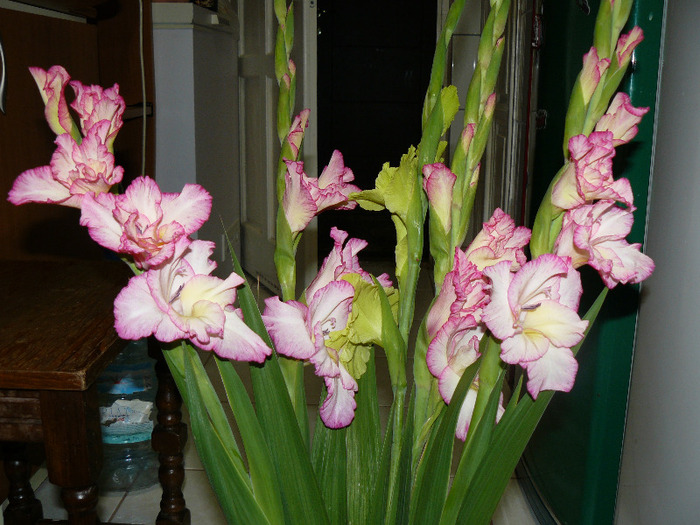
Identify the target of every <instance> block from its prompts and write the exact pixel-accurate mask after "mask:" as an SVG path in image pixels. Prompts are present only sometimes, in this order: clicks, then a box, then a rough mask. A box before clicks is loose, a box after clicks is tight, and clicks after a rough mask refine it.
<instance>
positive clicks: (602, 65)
mask: <svg viewBox="0 0 700 525" xmlns="http://www.w3.org/2000/svg"><path fill="white" fill-rule="evenodd" d="M609 66H610V60H609V59H607V58H603V59H600V58H598V50H597V49H596V48H595V47H591V49H590V51H588V53H586V54H585V55H583V69H581V74H580V76H579V81H580V83H581V91H582V93H583V102H584V104H588V103H589V102H590V100H591V97H592V96H593V93H594V92H595V90H596V88H597V87H598V84H599V83H600V79H601V77H602V76H603V73H605V72H606V71H607V69H608V67H609Z"/></svg>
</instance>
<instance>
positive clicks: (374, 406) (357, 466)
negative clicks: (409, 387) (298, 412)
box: [345, 351, 381, 524]
mask: <svg viewBox="0 0 700 525" xmlns="http://www.w3.org/2000/svg"><path fill="white" fill-rule="evenodd" d="M357 383H358V389H357V394H356V395H355V400H356V401H357V409H356V410H355V419H354V420H353V422H352V425H350V427H349V428H348V429H347V434H346V438H345V439H346V441H345V444H346V446H347V507H348V520H347V523H348V524H363V523H366V522H365V516H366V514H367V509H368V508H369V505H370V501H371V498H372V494H371V488H372V487H374V486H375V485H376V477H377V467H378V463H379V456H380V452H381V449H380V447H381V424H380V421H379V403H378V398H377V377H376V369H375V356H374V351H372V356H371V357H370V360H369V361H368V363H367V371H366V372H365V374H364V375H363V376H362V377H361V378H360V379H359V380H358V382H357Z"/></svg>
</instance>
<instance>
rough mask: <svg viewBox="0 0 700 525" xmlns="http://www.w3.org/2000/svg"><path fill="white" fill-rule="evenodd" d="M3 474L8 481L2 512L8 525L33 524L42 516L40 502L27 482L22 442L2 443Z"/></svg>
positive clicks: (27, 476) (27, 466)
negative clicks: (4, 505)
mask: <svg viewBox="0 0 700 525" xmlns="http://www.w3.org/2000/svg"><path fill="white" fill-rule="evenodd" d="M2 449H3V456H4V460H3V462H4V466H5V475H6V476H7V480H8V481H9V483H10V486H9V491H8V496H7V501H8V503H7V508H6V509H5V512H4V513H3V516H4V518H5V522H6V523H7V524H8V525H12V524H14V525H33V524H34V523H36V522H37V521H39V520H40V519H41V518H43V517H44V514H43V512H42V508H41V502H40V501H39V500H38V499H36V498H35V497H34V491H33V490H32V486H31V485H30V483H29V471H30V469H29V465H28V463H27V455H26V445H25V444H24V443H11V442H6V443H3V446H2Z"/></svg>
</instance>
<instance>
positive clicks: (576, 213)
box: [554, 200, 654, 288]
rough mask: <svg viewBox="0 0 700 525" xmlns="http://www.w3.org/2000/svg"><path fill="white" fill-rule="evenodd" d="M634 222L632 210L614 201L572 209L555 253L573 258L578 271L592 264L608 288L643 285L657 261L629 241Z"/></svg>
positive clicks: (556, 244)
mask: <svg viewBox="0 0 700 525" xmlns="http://www.w3.org/2000/svg"><path fill="white" fill-rule="evenodd" d="M633 222H634V218H633V216H632V211H631V210H629V209H624V208H621V207H619V206H617V205H616V204H615V201H612V200H602V201H598V202H596V203H595V204H588V205H585V206H580V207H579V208H576V209H573V210H569V211H568V212H567V213H566V215H564V221H563V223H562V229H561V232H560V234H559V237H558V238H557V241H556V243H555V244H554V251H555V253H557V254H558V255H562V256H567V257H571V260H572V263H573V265H574V267H575V268H577V267H579V266H582V265H584V264H588V265H590V266H591V267H593V268H595V269H596V270H598V273H599V274H600V277H601V278H602V279H603V282H604V283H605V286H607V287H608V288H614V287H615V286H616V285H617V284H618V283H623V284H626V283H639V282H642V281H643V280H644V279H646V278H647V277H649V276H650V275H651V273H652V272H653V271H654V262H653V261H652V260H651V258H650V257H648V256H647V255H645V254H643V253H641V251H640V249H641V245H640V244H638V243H635V244H629V243H628V242H627V241H626V240H625V238H626V237H627V236H628V235H629V233H630V231H631V229H632V224H633Z"/></svg>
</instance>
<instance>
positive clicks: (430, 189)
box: [423, 162, 457, 233]
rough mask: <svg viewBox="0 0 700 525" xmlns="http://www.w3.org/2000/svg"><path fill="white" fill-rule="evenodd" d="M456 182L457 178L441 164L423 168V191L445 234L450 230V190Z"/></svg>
mask: <svg viewBox="0 0 700 525" xmlns="http://www.w3.org/2000/svg"><path fill="white" fill-rule="evenodd" d="M456 180H457V176H456V175H455V174H454V173H452V171H451V170H450V168H448V167H447V166H445V165H444V164H443V163H441V162H437V163H435V164H426V165H425V166H423V189H424V190H425V192H426V194H427V195H428V201H429V202H430V206H431V207H432V209H433V213H434V214H435V215H436V216H437V218H438V220H439V221H440V223H441V225H442V230H443V231H444V232H445V233H447V232H449V231H450V229H451V228H452V190H453V189H454V185H455V181H456Z"/></svg>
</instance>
